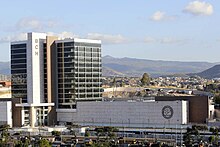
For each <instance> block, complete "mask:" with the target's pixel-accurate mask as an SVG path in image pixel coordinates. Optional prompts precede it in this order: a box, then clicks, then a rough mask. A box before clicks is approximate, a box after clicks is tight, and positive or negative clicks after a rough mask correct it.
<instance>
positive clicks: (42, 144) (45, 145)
mask: <svg viewBox="0 0 220 147" xmlns="http://www.w3.org/2000/svg"><path fill="white" fill-rule="evenodd" d="M38 143H39V147H51V145H50V142H49V141H48V140H46V139H41V140H40V141H39V142H38Z"/></svg>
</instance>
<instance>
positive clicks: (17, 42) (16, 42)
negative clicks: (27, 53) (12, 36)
mask: <svg viewBox="0 0 220 147" xmlns="http://www.w3.org/2000/svg"><path fill="white" fill-rule="evenodd" d="M23 43H27V40H21V41H12V42H11V44H23Z"/></svg>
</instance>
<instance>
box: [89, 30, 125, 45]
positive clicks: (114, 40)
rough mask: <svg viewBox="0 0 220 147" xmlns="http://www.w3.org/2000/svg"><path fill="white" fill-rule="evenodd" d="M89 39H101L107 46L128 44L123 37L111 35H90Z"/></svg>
mask: <svg viewBox="0 0 220 147" xmlns="http://www.w3.org/2000/svg"><path fill="white" fill-rule="evenodd" d="M87 38H88V39H99V40H101V41H102V42H103V43H106V44H119V43H124V42H127V41H128V40H127V39H126V38H124V37H123V36H122V35H120V34H118V35H109V34H99V33H89V34H88V35H87Z"/></svg>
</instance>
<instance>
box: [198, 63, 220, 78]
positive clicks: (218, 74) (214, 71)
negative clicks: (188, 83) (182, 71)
mask: <svg viewBox="0 0 220 147" xmlns="http://www.w3.org/2000/svg"><path fill="white" fill-rule="evenodd" d="M195 75H198V76H200V77H203V78H207V79H213V78H220V64H219V65H215V66H213V67H211V68H209V69H207V70H204V71H202V72H200V73H196V74H195Z"/></svg>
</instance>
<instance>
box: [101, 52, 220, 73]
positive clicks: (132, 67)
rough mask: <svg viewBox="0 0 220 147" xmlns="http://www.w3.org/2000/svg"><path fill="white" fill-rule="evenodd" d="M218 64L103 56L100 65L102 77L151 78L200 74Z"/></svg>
mask: <svg viewBox="0 0 220 147" xmlns="http://www.w3.org/2000/svg"><path fill="white" fill-rule="evenodd" d="M217 64H218V63H210V62H181V61H163V60H147V59H136V58H127V57H125V58H114V57H112V56H104V57H103V58H102V65H103V67H105V68H106V69H107V71H105V68H104V69H103V75H104V76H117V75H118V76H121V75H124V76H131V77H132V76H136V77H140V76H142V75H143V73H145V72H146V73H148V74H150V75H151V76H152V77H157V76H161V75H172V74H188V73H200V72H202V71H204V70H207V69H209V68H211V67H213V66H215V65H217Z"/></svg>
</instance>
